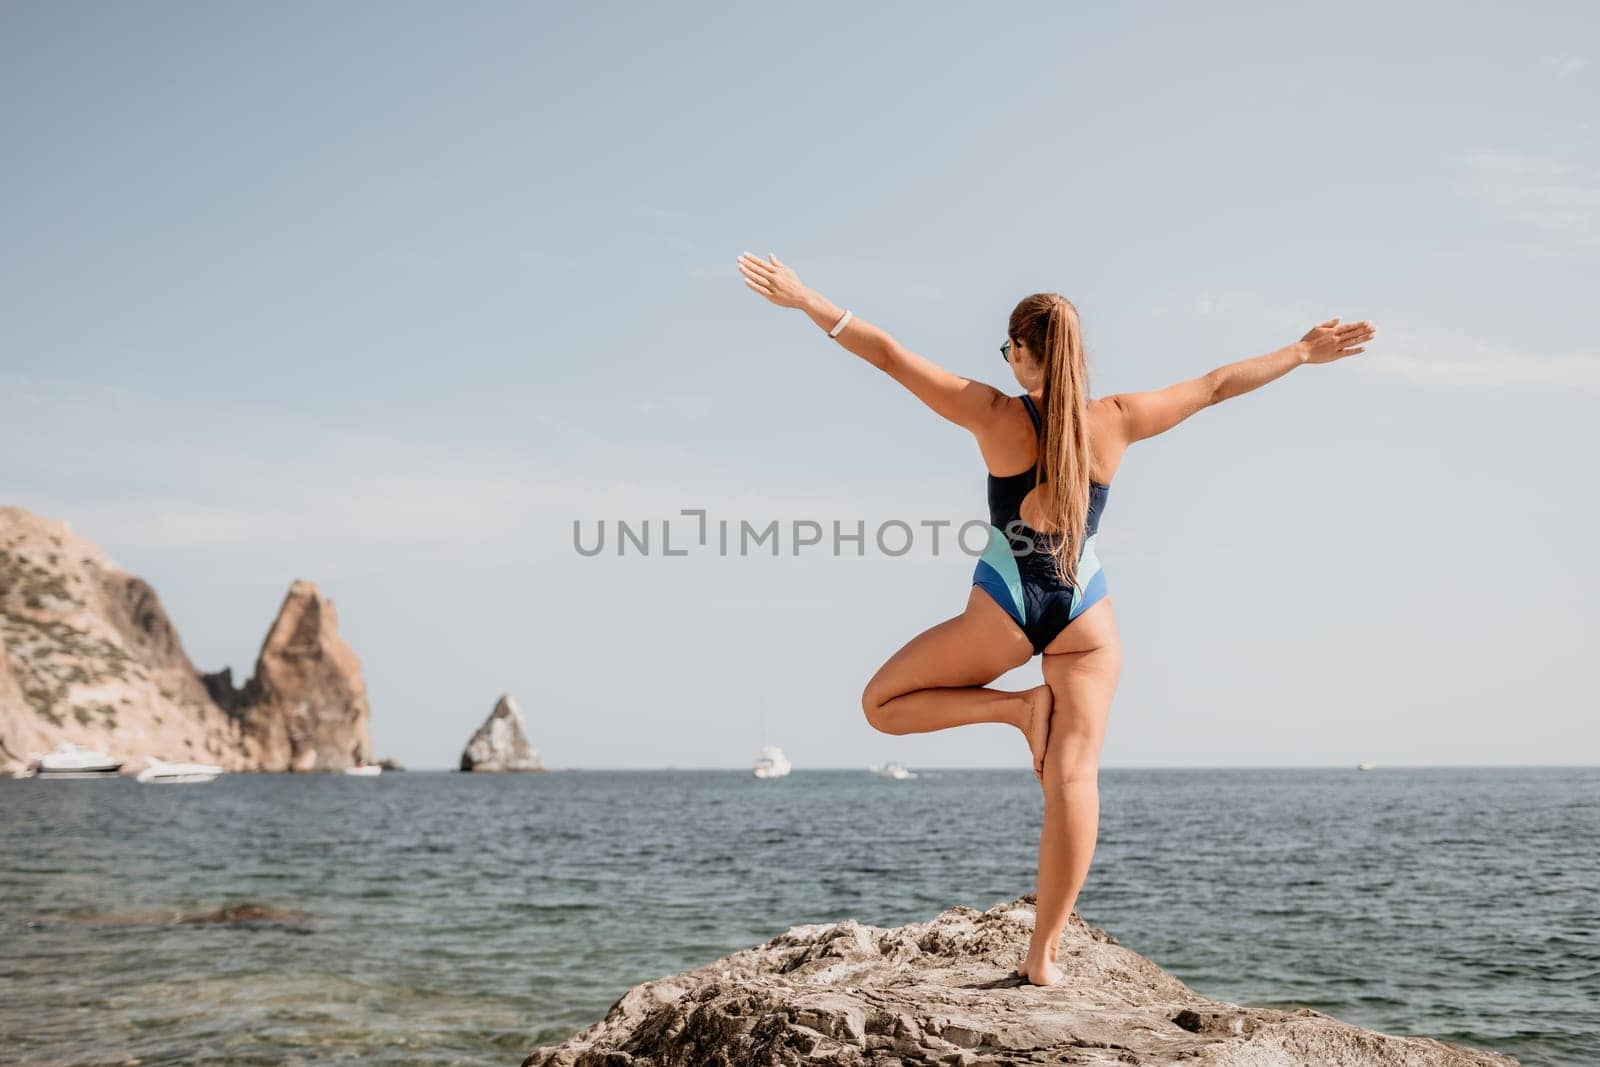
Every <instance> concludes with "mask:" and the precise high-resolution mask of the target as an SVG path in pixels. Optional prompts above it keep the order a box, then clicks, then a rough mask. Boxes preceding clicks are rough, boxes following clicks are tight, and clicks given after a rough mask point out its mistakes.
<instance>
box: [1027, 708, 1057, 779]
mask: <svg viewBox="0 0 1600 1067" xmlns="http://www.w3.org/2000/svg"><path fill="white" fill-rule="evenodd" d="M1023 696H1025V697H1027V698H1028V725H1027V726H1026V727H1024V728H1023V731H1022V732H1023V734H1024V735H1026V737H1027V738H1028V751H1029V752H1030V753H1032V754H1033V776H1034V777H1035V778H1037V779H1039V781H1041V782H1043V781H1044V748H1045V742H1046V741H1048V740H1049V738H1050V708H1051V706H1052V704H1053V701H1054V698H1053V697H1052V696H1051V694H1050V687H1049V686H1048V685H1040V686H1035V687H1034V688H1032V689H1030V690H1028V691H1027V692H1026V693H1024V694H1023Z"/></svg>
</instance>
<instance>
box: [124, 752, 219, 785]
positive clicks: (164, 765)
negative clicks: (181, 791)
mask: <svg viewBox="0 0 1600 1067" xmlns="http://www.w3.org/2000/svg"><path fill="white" fill-rule="evenodd" d="M221 773H222V768H221V767H218V766H217V765H216V764H215V763H168V762H167V761H166V760H160V759H156V758H155V757H154V756H151V757H150V762H149V765H148V766H147V767H145V769H144V770H142V771H140V772H139V781H141V782H144V783H146V784H179V783H188V782H210V781H214V780H215V779H216V777H217V775H219V774H221Z"/></svg>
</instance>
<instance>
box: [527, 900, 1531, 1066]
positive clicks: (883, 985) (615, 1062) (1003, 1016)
mask: <svg viewBox="0 0 1600 1067" xmlns="http://www.w3.org/2000/svg"><path fill="white" fill-rule="evenodd" d="M1033 918H1034V913H1033V896H1032V895H1031V894H1030V895H1028V896H1025V897H1021V898H1019V899H1017V900H1014V901H1010V902H1008V903H1004V904H997V905H995V906H994V907H992V908H990V909H989V910H988V911H984V912H980V911H978V910H977V909H975V908H968V907H955V908H951V909H950V910H948V911H946V912H943V913H942V914H940V915H939V916H937V917H936V918H934V919H933V920H931V921H930V922H925V923H913V924H910V925H907V926H901V927H896V928H894V929H889V930H885V929H881V928H879V927H875V926H865V925H862V924H861V923H858V922H855V921H853V920H847V921H845V922H839V923H827V924H818V925H812V926H796V927H793V928H791V929H790V930H788V931H787V932H785V933H783V934H780V935H779V936H777V937H775V938H773V939H772V940H771V941H769V942H767V943H766V944H765V945H761V946H759V947H757V948H750V949H745V950H744V951H742V952H736V953H734V954H733V955H731V956H725V957H723V958H722V959H720V960H717V961H716V962H714V963H709V964H706V965H705V966H703V967H699V968H696V969H695V970H692V971H687V972H685V973H683V974H678V975H673V976H671V977H669V978H662V979H658V980H656V981H653V982H645V983H644V984H642V985H638V986H635V987H634V988H632V989H630V990H629V991H628V992H627V993H626V994H625V995H624V996H623V997H622V998H621V999H620V1000H618V1001H617V1002H616V1003H615V1004H614V1005H612V1008H611V1011H610V1012H609V1013H608V1014H607V1016H606V1017H605V1019H604V1020H603V1021H601V1022H598V1023H596V1024H595V1025H593V1026H591V1027H589V1028H588V1029H587V1030H584V1031H583V1032H581V1033H579V1034H576V1035H574V1036H573V1037H571V1038H569V1039H568V1040H567V1041H566V1042H564V1043H562V1044H560V1045H555V1046H550V1047H546V1048H541V1049H537V1050H535V1051H534V1052H533V1053H532V1054H531V1055H529V1056H528V1057H527V1059H526V1060H524V1061H523V1063H524V1067H623V1065H628V1067H668V1065H671V1067H680V1065H681V1067H691V1065H695V1067H698V1065H701V1064H717V1065H724V1067H727V1065H734V1064H757V1063H759V1064H773V1065H789V1064H794V1065H798V1064H831V1065H837V1067H845V1065H849V1067H857V1065H868V1064H871V1065H880V1064H882V1065H889V1064H896V1065H898V1064H1008V1065H1013V1064H1045V1063H1051V1064H1059V1063H1076V1064H1108V1065H1109V1064H1146V1065H1155V1064H1184V1065H1210V1067H1224V1065H1226V1067H1255V1065H1260V1067H1266V1065H1272V1067H1287V1065H1305V1067H1311V1065H1316V1067H1341V1065H1349V1067H1357V1065H1360V1067H1385V1065H1394V1067H1399V1065H1402V1064H1404V1065H1406V1067H1469V1065H1474V1067H1489V1065H1514V1064H1515V1063H1516V1061H1515V1060H1512V1059H1509V1058H1507V1057H1504V1056H1499V1055H1495V1054H1493V1053H1488V1052H1480V1051H1478V1050H1475V1049H1467V1048H1462V1047H1459V1046H1455V1045H1448V1044H1445V1043H1443V1042H1440V1041H1434V1040H1431V1039H1428V1038H1414V1037H1391V1036H1388V1035H1386V1034H1379V1033H1374V1032H1372V1031H1370V1030H1362V1029H1359V1028H1357V1027H1354V1026H1349V1025H1347V1024H1345V1023H1341V1022H1339V1021H1338V1020H1337V1019H1333V1018H1331V1017H1329V1016H1327V1015H1323V1014H1321V1013H1319V1012H1315V1011H1311V1010H1310V1009H1300V1010H1293V1011H1291V1010H1283V1009H1276V1008H1243V1007H1239V1006H1237V1005H1234V1004H1226V1003H1222V1002H1220V1001H1215V1000H1208V999H1206V998H1205V997H1202V996H1201V995H1200V994H1198V993H1196V992H1194V991H1193V990H1192V989H1190V988H1189V987H1188V986H1186V985H1184V984H1183V983H1182V982H1180V981H1179V980H1178V979H1177V978H1175V977H1173V976H1172V975H1171V974H1168V973H1167V972H1166V971H1164V970H1162V969H1161V968H1160V967H1158V966H1156V965H1155V964H1154V963H1152V962H1150V961H1149V960H1147V959H1145V958H1144V957H1143V956H1140V955H1138V954H1137V953H1135V952H1131V951H1129V950H1128V949H1126V948H1123V947H1122V946H1120V945H1118V944H1117V942H1116V941H1115V940H1114V939H1113V938H1112V937H1110V936H1109V935H1108V934H1106V933H1105V931H1103V930H1099V929H1096V928H1095V927H1092V926H1089V925H1087V924H1086V923H1084V922H1083V921H1082V920H1081V919H1079V918H1078V917H1077V916H1073V917H1072V922H1071V924H1070V925H1069V926H1068V927H1067V929H1066V931H1065V932H1064V933H1063V934H1062V937H1061V941H1060V955H1059V958H1058V960H1057V962H1058V963H1059V964H1060V966H1061V968H1062V971H1063V972H1064V975H1065V977H1064V978H1063V979H1062V981H1061V982H1059V983H1057V984H1056V985H1053V986H1049V987H1039V986H1033V985H1030V984H1028V983H1027V982H1026V981H1025V980H1023V979H1021V978H1019V977H1017V976H1016V973H1015V970H1014V968H1015V966H1016V964H1017V962H1018V960H1019V959H1020V958H1021V955H1022V953H1023V951H1024V950H1025V948H1026V946H1027V943H1028V938H1029V935H1030V934H1031V932H1032V929H1033Z"/></svg>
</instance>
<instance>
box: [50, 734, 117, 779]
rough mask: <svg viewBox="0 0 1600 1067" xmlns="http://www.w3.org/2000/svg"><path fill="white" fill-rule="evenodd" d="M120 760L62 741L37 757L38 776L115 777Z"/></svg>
mask: <svg viewBox="0 0 1600 1067" xmlns="http://www.w3.org/2000/svg"><path fill="white" fill-rule="evenodd" d="M121 770H122V760H119V759H113V758H111V757H110V756H108V755H106V754H105V753H104V752H98V751H96V750H95V749H92V748H84V747H83V746H82V745H75V744H73V743H72V742H71V741H63V742H61V743H60V744H59V745H57V746H56V747H55V750H54V751H52V752H46V753H45V754H44V755H42V756H40V757H39V765H38V770H37V775H36V776H37V777H39V778H115V777H117V774H118V772H119V771H121Z"/></svg>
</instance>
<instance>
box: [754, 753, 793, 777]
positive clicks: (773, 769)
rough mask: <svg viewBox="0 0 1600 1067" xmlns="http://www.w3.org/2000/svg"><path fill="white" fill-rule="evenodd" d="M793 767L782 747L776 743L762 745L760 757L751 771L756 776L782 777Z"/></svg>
mask: <svg viewBox="0 0 1600 1067" xmlns="http://www.w3.org/2000/svg"><path fill="white" fill-rule="evenodd" d="M793 769H794V766H793V765H792V764H791V763H790V762H789V757H788V756H785V755H784V754H783V749H781V748H779V747H778V746H777V745H762V746H761V758H760V759H758V760H756V765H755V767H754V768H753V769H752V771H751V773H752V774H754V775H755V776H756V777H757V778H782V777H783V776H784V775H786V774H788V773H789V772H790V771H792V770H793Z"/></svg>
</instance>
